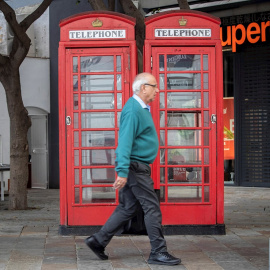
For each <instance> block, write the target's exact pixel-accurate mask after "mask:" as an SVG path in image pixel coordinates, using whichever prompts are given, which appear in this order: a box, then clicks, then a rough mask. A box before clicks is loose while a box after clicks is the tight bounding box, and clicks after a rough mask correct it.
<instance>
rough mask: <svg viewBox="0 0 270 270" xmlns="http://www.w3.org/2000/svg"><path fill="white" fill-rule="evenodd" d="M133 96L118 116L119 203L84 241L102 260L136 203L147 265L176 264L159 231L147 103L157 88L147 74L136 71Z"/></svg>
mask: <svg viewBox="0 0 270 270" xmlns="http://www.w3.org/2000/svg"><path fill="white" fill-rule="evenodd" d="M132 88H133V92H134V95H133V97H131V98H130V99H129V100H128V101H127V103H126V104H125V106H124V108H123V110H122V114H121V118H120V132H119V143H118V147H117V150H116V168H115V170H116V172H117V179H116V181H115V182H114V185H113V186H114V188H115V189H119V190H120V191H119V205H118V206H117V208H116V209H115V211H114V212H113V214H112V215H111V217H110V218H109V219H108V221H107V222H106V223H105V225H104V226H103V227H102V228H101V230H100V231H99V232H98V233H95V234H94V235H92V236H90V237H88V238H87V239H86V240H85V243H86V244H87V246H88V247H89V248H90V249H91V250H92V251H93V252H94V253H95V254H96V255H97V256H98V257H99V258H100V259H102V260H107V259H108V256H107V255H106V254H105V253H104V250H105V247H106V246H107V245H108V243H109V242H110V240H111V239H112V237H113V236H114V235H115V233H117V231H118V230H119V229H121V228H122V227H123V226H124V225H125V223H126V222H127V221H128V220H130V219H131V218H132V217H134V216H135V215H136V212H137V210H138V206H139V205H141V206H142V209H143V211H144V222H145V226H146V230H147V234H148V237H149V239H150V243H151V253H150V256H149V259H148V263H149V264H163V265H176V264H179V263H180V262H181V260H180V259H178V258H175V257H173V256H172V255H170V254H169V253H168V252H167V246H166V241H165V239H164V236H163V234H162V230H161V219H162V217H161V211H160V207H159V201H158V199H157V196H156V193H155V191H154V188H153V180H152V179H151V176H150V175H151V169H150V167H149V164H151V163H152V162H153V161H154V160H155V158H156V155H157V152H158V137H157V133H156V129H155V126H154V123H153V119H152V116H151V114H150V106H149V105H148V104H149V103H150V102H152V101H153V100H154V99H155V97H156V95H157V93H158V92H159V89H158V88H157V81H156V79H155V77H154V76H153V75H152V74H150V73H141V74H138V75H137V76H136V78H135V80H134V82H133V85H132Z"/></svg>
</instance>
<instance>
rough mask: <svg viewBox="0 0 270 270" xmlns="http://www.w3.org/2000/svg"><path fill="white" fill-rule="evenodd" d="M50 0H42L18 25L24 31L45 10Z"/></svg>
mask: <svg viewBox="0 0 270 270" xmlns="http://www.w3.org/2000/svg"><path fill="white" fill-rule="evenodd" d="M52 1H53V0H44V1H43V2H42V3H41V4H40V5H39V7H38V8H37V9H36V10H35V11H34V12H32V13H31V14H30V15H28V16H27V17H26V18H25V19H24V20H23V21H22V22H21V23H20V26H21V27H22V29H23V30H24V31H25V32H26V30H27V29H28V28H29V26H30V25H31V24H32V23H33V22H34V21H35V20H37V19H38V18H39V17H40V16H41V15H42V14H43V13H44V12H45V10H46V9H47V8H48V6H49V5H50V4H51V2H52Z"/></svg>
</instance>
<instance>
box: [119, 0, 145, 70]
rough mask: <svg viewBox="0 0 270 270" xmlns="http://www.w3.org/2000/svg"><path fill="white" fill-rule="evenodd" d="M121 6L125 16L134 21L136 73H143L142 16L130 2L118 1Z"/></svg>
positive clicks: (143, 29)
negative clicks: (136, 53) (132, 18)
mask: <svg viewBox="0 0 270 270" xmlns="http://www.w3.org/2000/svg"><path fill="white" fill-rule="evenodd" d="M119 1H120V4H121V6H122V7H123V10H124V12H125V14H126V15H129V16H131V17H134V18H135V19H136V26H135V39H136V44H137V49H138V69H139V70H138V71H139V73H140V72H142V71H143V60H142V59H143V58H142V56H143V45H144V39H145V23H144V16H143V15H142V13H141V12H140V11H139V10H138V9H137V8H136V6H135V5H134V4H133V2H132V1H131V0H119Z"/></svg>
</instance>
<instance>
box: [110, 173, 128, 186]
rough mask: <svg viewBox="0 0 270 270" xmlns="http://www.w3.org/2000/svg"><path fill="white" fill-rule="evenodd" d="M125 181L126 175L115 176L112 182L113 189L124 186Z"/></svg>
mask: <svg viewBox="0 0 270 270" xmlns="http://www.w3.org/2000/svg"><path fill="white" fill-rule="evenodd" d="M126 183H127V178H126V177H120V176H117V178H116V180H115V182H114V184H113V187H114V188H115V189H121V188H123V187H124V186H125V184H126Z"/></svg>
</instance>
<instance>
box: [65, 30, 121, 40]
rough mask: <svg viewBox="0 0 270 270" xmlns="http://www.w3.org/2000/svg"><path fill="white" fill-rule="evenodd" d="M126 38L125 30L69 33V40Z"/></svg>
mask: <svg viewBox="0 0 270 270" xmlns="http://www.w3.org/2000/svg"><path fill="white" fill-rule="evenodd" d="M100 38H112V39H113V38H126V30H77V31H69V39H100Z"/></svg>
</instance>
